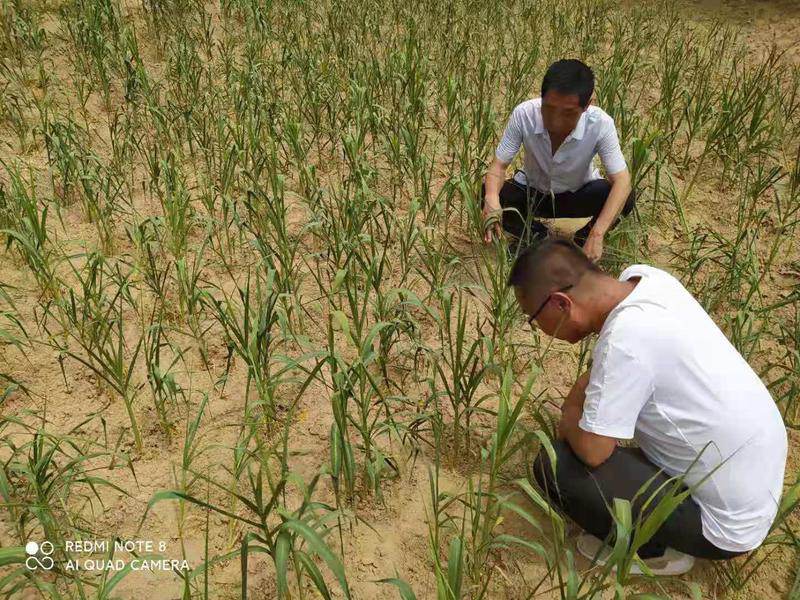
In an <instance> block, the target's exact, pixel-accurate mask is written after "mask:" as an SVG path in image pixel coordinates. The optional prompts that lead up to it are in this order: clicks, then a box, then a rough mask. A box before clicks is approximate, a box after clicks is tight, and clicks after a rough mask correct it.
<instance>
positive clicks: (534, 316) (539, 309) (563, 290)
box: [528, 283, 575, 327]
mask: <svg viewBox="0 0 800 600" xmlns="http://www.w3.org/2000/svg"><path fill="white" fill-rule="evenodd" d="M573 285H575V284H574V283H570V284H569V285H565V286H564V287H562V288H559V289H557V290H553V291H552V292H550V293H549V294H547V298H545V299H544V302H542V304H541V306H539V308H538V309H536V312H535V313H533V314H532V315H531V316H530V317H528V325H530V326H531V327H533V320H534V319H535V318H536V317H537V316H539V313H540V312H542V309H543V308H544V307H545V305H546V304H547V303H548V302H550V298H552V297H553V294H557V293H558V292H566V291H567V290H568V289H569V288H571V287H572V286H573Z"/></svg>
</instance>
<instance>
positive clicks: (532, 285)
mask: <svg viewBox="0 0 800 600" xmlns="http://www.w3.org/2000/svg"><path fill="white" fill-rule="evenodd" d="M509 285H511V286H513V287H514V291H515V294H516V297H517V301H518V302H519V305H520V307H521V308H522V310H523V311H524V312H525V314H527V315H528V321H529V323H531V325H533V322H534V321H535V322H536V324H537V325H538V327H539V328H540V329H541V330H542V331H543V332H544V333H546V334H548V335H551V336H555V337H557V338H559V339H563V340H567V341H569V342H571V343H575V342H578V341H579V340H582V339H584V338H585V337H587V336H589V335H590V334H593V333H594V334H597V336H598V338H597V343H596V345H595V348H594V351H593V354H592V365H591V370H590V371H589V372H587V373H585V374H584V375H582V376H581V377H580V378H579V379H578V381H577V382H576V383H575V385H574V387H573V388H572V390H571V391H570V393H569V395H568V396H567V398H566V400H565V401H564V405H563V408H562V416H561V421H560V423H559V437H560V438H561V439H559V440H558V441H557V442H556V444H555V447H556V452H557V462H556V467H555V473H554V472H553V467H552V465H551V464H550V461H549V460H548V458H547V456H546V453H545V452H541V453H540V454H539V457H538V458H537V460H536V463H535V464H534V475H535V477H536V479H537V482H538V483H539V485H540V486H541V487H542V489H543V490H545V491H546V493H547V494H548V495H549V496H550V498H551V499H552V500H553V501H554V502H555V503H556V504H558V505H559V506H560V507H561V508H562V509H563V511H564V512H566V513H567V514H568V515H569V516H570V517H571V518H572V519H573V520H574V521H575V522H576V523H577V524H578V525H580V526H581V527H582V528H583V529H584V530H585V531H586V532H587V534H584V535H582V536H581V537H580V538H579V541H578V549H579V551H581V553H582V554H584V555H586V556H588V557H589V558H594V557H596V556H598V555H600V557H601V559H602V557H603V554H604V553H606V554H607V548H604V547H603V543H602V542H601V541H600V540H603V539H606V538H607V536H608V535H609V533H610V532H612V531H613V527H612V518H611V515H610V513H609V510H608V508H607V506H608V505H610V504H611V503H612V499H613V498H615V497H616V498H624V499H627V500H634V497H635V495H636V493H637V491H638V490H639V489H640V488H641V487H642V486H645V485H646V484H647V482H651V483H650V486H649V487H648V488H647V492H646V493H645V494H644V495H643V497H640V498H636V500H635V501H634V502H633V504H632V506H633V510H634V519H635V518H636V515H637V514H638V511H640V510H641V509H642V507H641V505H642V502H643V501H644V500H645V499H647V497H649V496H650V495H651V494H652V493H653V492H655V490H656V489H657V488H659V486H661V485H662V484H663V483H664V482H666V481H667V480H668V479H669V478H670V477H682V478H683V483H684V484H685V486H686V487H685V488H683V489H684V490H685V489H686V488H688V489H689V491H690V492H691V495H689V496H687V497H686V498H685V500H684V501H683V502H682V503H681V504H680V505H679V506H678V507H677V509H676V510H675V511H674V512H673V513H672V514H671V515H670V517H669V518H668V519H667V520H666V521H665V522H664V523H663V525H662V526H661V528H660V529H659V530H658V532H657V533H656V534H655V535H654V536H653V537H652V538H651V539H650V541H649V542H648V543H646V544H645V545H644V546H642V547H641V548H640V550H639V556H640V558H642V559H643V560H645V562H646V563H648V566H649V567H650V568H651V569H652V570H653V572H655V573H657V574H669V575H675V574H680V573H683V572H686V571H688V570H689V569H690V568H691V566H692V564H693V562H694V558H693V557H700V558H705V559H712V560H719V559H727V558H731V557H733V556H736V555H738V554H742V553H745V552H748V551H750V550H753V549H755V548H757V547H758V546H759V545H760V544H761V542H762V541H763V540H764V538H765V537H766V535H767V533H768V530H769V529H770V526H771V524H772V522H773V520H774V519H775V516H776V514H777V510H778V506H779V502H780V497H781V491H782V487H783V477H784V469H785V466H786V456H787V436H786V429H785V427H784V424H783V421H782V419H781V416H780V413H779V412H778V409H777V407H776V406H775V402H774V401H773V399H772V397H771V396H770V393H769V391H768V390H767V388H766V387H765V386H764V384H763V383H762V382H761V380H760V379H759V377H758V375H756V373H755V372H754V371H753V369H752V368H751V367H750V366H749V365H748V364H747V362H746V361H745V360H744V358H742V356H741V355H740V354H739V352H738V351H737V350H736V349H735V348H734V347H733V345H731V343H730V342H729V341H728V339H727V338H726V337H725V335H724V334H723V333H722V331H721V330H720V329H719V328H718V327H717V326H716V325H715V324H714V322H713V321H712V320H711V318H710V317H709V316H708V314H707V313H706V312H705V311H704V310H703V308H702V307H701V306H700V304H698V302H697V301H696V300H695V299H694V298H693V297H692V295H691V294H690V293H689V292H688V291H687V290H686V289H685V288H684V287H683V286H682V285H681V283H680V282H679V281H678V280H677V279H675V278H674V277H672V276H671V275H670V274H668V273H666V272H665V271H662V270H660V269H656V268H654V267H650V266H646V265H633V266H631V267H628V268H627V269H625V270H624V271H623V272H622V274H621V275H620V277H619V279H614V278H613V277H611V276H609V275H607V274H605V273H604V272H603V271H601V270H600V269H599V267H597V266H596V265H595V264H593V263H592V262H591V261H590V260H589V259H588V258H587V257H586V256H585V254H584V253H583V252H581V250H580V249H579V248H578V247H577V246H575V245H574V244H573V243H572V242H569V241H566V240H558V239H555V240H547V241H544V242H542V243H541V244H539V245H538V246H536V247H535V248H530V249H529V250H527V251H526V252H524V253H523V254H521V255H520V256H519V258H518V259H517V261H516V262H515V264H514V266H513V268H512V271H511V275H510V278H509ZM630 439H634V440H635V441H636V443H637V445H638V448H632V447H631V448H627V447H621V446H619V445H618V443H617V440H630ZM636 570H638V569H636Z"/></svg>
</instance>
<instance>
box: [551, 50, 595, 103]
mask: <svg viewBox="0 0 800 600" xmlns="http://www.w3.org/2000/svg"><path fill="white" fill-rule="evenodd" d="M547 90H555V91H556V92H560V93H562V94H575V95H577V96H578V103H579V104H580V105H581V106H582V107H583V108H586V107H587V106H589V100H590V99H591V97H592V92H594V73H593V72H592V70H591V69H590V68H589V66H588V65H586V64H585V63H583V62H581V61H579V60H577V59H574V58H564V59H561V60H557V61H556V62H554V63H553V64H552V65H550V66H549V67H548V68H547V72H546V73H545V74H544V79H543V80H542V97H544V95H545V94H546V93H547Z"/></svg>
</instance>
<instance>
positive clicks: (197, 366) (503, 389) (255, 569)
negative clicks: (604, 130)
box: [0, 0, 800, 600]
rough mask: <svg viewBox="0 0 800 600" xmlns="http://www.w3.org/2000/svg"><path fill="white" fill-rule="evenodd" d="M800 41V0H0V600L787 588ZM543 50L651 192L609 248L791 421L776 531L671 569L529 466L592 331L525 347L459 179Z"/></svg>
mask: <svg viewBox="0 0 800 600" xmlns="http://www.w3.org/2000/svg"><path fill="white" fill-rule="evenodd" d="M798 40H800V6H798V5H797V4H796V3H794V2H792V1H791V0H776V1H774V2H769V1H766V0H761V1H758V2H736V1H734V0H731V1H722V0H717V1H710V0H702V1H697V2H690V1H688V0H687V1H685V2H681V3H676V2H674V1H672V0H665V1H652V2H610V1H607V0H500V1H498V2H477V1H475V0H453V1H449V2H429V1H425V0H402V1H400V0H364V1H347V0H318V1H316V2H308V1H306V0H283V1H272V0H219V2H204V1H203V0H0V240H1V241H2V246H0V252H2V259H0V261H1V262H0V597H2V598H25V599H27V598H63V599H79V598H80V599H89V598H91V599H94V598H97V599H110V598H123V599H128V598H130V599H140V598H146V599H152V600H161V599H176V600H177V599H180V600H189V599H200V598H202V599H222V600H225V599H239V598H241V599H272V598H308V599H310V598H318V597H322V598H354V599H363V600H372V599H377V598H402V599H403V600H409V599H412V598H417V599H419V600H424V599H437V600H457V599H477V598H487V599H488V598H492V599H494V598H497V599H501V598H502V599H505V598H511V599H522V598H547V599H550V598H561V599H573V600H577V599H589V598H598V599H599V598H615V599H623V598H643V599H644V598H709V599H751V598H752V599H766V600H771V599H777V598H800V575H798V573H800V515H799V514H798V510H797V506H798V503H799V502H800V479H799V478H798V477H799V476H798V473H799V472H800V432H798V429H799V428H800V243H798V239H800V160H799V159H800V144H798V140H800V51H799V50H798V45H797V44H798ZM563 57H573V58H580V59H582V60H584V61H585V62H587V63H588V64H589V65H591V66H592V67H593V69H594V71H595V74H596V77H597V88H596V91H595V100H594V101H595V103H596V104H598V105H599V106H601V107H602V108H603V109H604V110H606V111H607V112H608V113H609V114H611V115H612V116H613V117H614V119H615V121H616V124H617V128H618V131H619V136H620V141H621V143H622V147H623V151H624V153H625V155H626V158H627V160H628V165H629V168H630V170H631V173H632V178H633V181H634V185H635V188H636V189H637V191H638V203H637V211H636V212H635V214H634V215H632V216H631V217H629V218H626V219H625V220H624V221H623V222H622V223H621V225H620V226H619V227H617V228H616V229H615V230H614V231H613V232H612V233H611V234H609V236H607V239H606V247H605V253H604V256H603V259H602V265H603V266H604V268H606V269H607V270H609V271H610V272H612V273H614V274H617V273H619V272H620V271H621V270H622V268H624V267H626V266H628V265H630V264H633V263H637V262H645V263H649V264H654V265H656V266H659V267H662V268H665V269H667V270H669V271H670V272H672V273H674V274H675V275H676V276H677V277H679V278H680V279H681V280H682V282H683V283H684V284H685V285H686V286H687V287H688V288H689V289H690V290H691V291H692V292H693V293H694V294H695V295H696V297H697V298H698V300H699V301H700V302H701V303H702V304H703V306H704V307H705V308H706V309H707V310H708V311H709V312H710V313H711V314H712V315H713V316H714V318H715V320H716V321H717V323H718V324H719V325H720V327H722V328H723V330H724V331H725V333H726V334H727V335H728V336H729V338H730V339H731V340H732V342H733V343H734V344H735V346H736V347H737V348H738V349H739V350H740V351H741V353H742V354H743V355H744V356H745V357H746V358H747V359H748V361H749V362H750V363H751V364H752V365H753V366H754V367H755V368H756V370H757V372H758V373H759V375H760V376H761V378H762V379H763V381H764V382H765V383H766V384H767V385H768V387H769V389H770V390H771V392H772V394H773V397H774V399H775V402H776V403H777V405H778V407H779V408H780V411H781V413H782V415H783V416H784V420H785V423H786V427H787V429H788V431H789V440H790V450H789V462H788V464H787V467H786V481H785V486H784V496H783V501H782V504H781V507H780V511H779V516H778V519H777V520H776V522H775V523H774V525H773V528H772V531H771V533H770V535H769V537H768V538H767V540H766V541H765V543H764V545H763V546H762V547H761V548H760V549H759V550H758V551H756V552H753V553H751V554H749V555H747V556H744V557H741V558H738V559H736V560H734V561H731V562H727V563H712V562H707V561H699V562H698V564H697V566H696V567H695V569H694V570H693V571H692V572H691V573H689V574H687V575H685V576H682V577H680V578H673V579H663V578H662V579H656V578H647V577H634V576H630V575H628V569H629V567H630V564H631V560H632V556H633V553H634V550H635V548H636V547H637V543H639V542H638V541H637V540H638V537H636V536H635V533H634V531H633V528H632V523H631V522H630V513H627V514H628V517H627V519H626V513H625V507H624V506H615V507H613V508H610V510H611V509H613V510H615V511H617V512H616V513H615V514H616V515H617V517H618V519H619V521H618V526H617V535H618V537H619V539H622V540H627V539H633V544H632V547H631V549H630V550H629V551H628V552H627V554H626V553H625V552H624V551H623V552H622V553H621V554H620V555H615V556H616V558H615V561H616V564H617V565H618V566H619V568H618V569H616V570H612V569H611V567H610V566H609V567H607V568H604V567H594V568H591V566H590V564H589V563H588V562H587V561H585V560H583V558H582V557H580V555H578V554H577V553H576V551H575V546H574V538H575V535H576V530H575V527H574V525H572V524H570V523H569V522H567V521H565V520H563V519H562V517H560V516H559V515H558V514H557V513H556V512H554V511H553V510H551V509H550V507H549V506H548V504H547V502H546V501H545V500H544V499H543V498H542V496H540V494H539V492H538V491H537V488H536V487H535V486H534V485H532V484H531V483H530V481H531V480H530V466H531V463H532V460H533V458H534V457H535V455H536V453H537V452H538V451H539V449H540V448H544V449H545V450H547V448H549V447H550V442H551V440H552V439H553V437H554V423H555V422H556V421H557V419H558V415H559V406H560V403H561V401H562V399H563V397H564V395H565V394H566V392H567V391H568V390H569V388H570V386H571V384H572V382H573V381H574V379H575V378H576V376H577V375H579V374H580V373H581V372H583V371H584V370H585V368H586V362H587V360H588V358H589V356H590V352H591V348H592V342H591V340H590V341H588V342H586V343H582V344H579V345H577V346H570V345H568V344H566V343H562V342H559V341H557V340H556V341H553V340H551V339H550V338H547V337H546V336H543V335H540V334H539V333H537V332H535V331H531V329H530V328H529V327H528V326H527V324H526V323H525V319H524V318H523V316H522V314H521V313H520V312H519V309H518V307H517V305H516V302H515V300H514V296H513V293H512V291H511V290H510V289H509V288H508V287H507V286H506V280H507V276H508V272H509V269H510V266H511V262H510V260H509V257H508V251H507V248H506V243H505V242H497V243H494V244H490V245H486V244H484V243H483V242H482V241H481V238H482V232H483V223H482V217H481V212H480V198H479V197H478V195H479V193H480V186H481V180H482V177H483V175H484V173H485V170H486V166H487V165H488V163H489V162H490V161H491V160H492V158H493V154H494V148H495V145H496V144H497V141H498V139H499V137H500V135H501V133H502V129H503V127H504V125H505V122H506V119H507V118H508V115H509V114H510V112H511V109H512V108H513V107H514V106H515V105H516V104H517V103H518V102H520V101H522V100H525V99H527V98H530V97H535V96H538V95H539V86H540V82H541V78H542V75H543V73H544V70H545V68H546V67H547V65H548V64H549V63H550V62H552V61H553V60H556V59H559V58H563ZM581 225H582V223H581V224H577V225H576V224H575V223H571V222H568V223H556V224H555V226H556V227H559V228H562V229H567V230H569V229H570V228H572V229H573V230H574V229H577V228H578V227H580V226H581ZM126 541H127V542H128V543H127V544H125V543H124V542H126ZM30 542H35V543H36V544H38V547H39V549H40V552H39V553H38V554H36V556H38V557H39V558H38V561H39V563H38V565H37V564H34V565H33V567H31V563H30V561H26V559H28V558H29V555H31V552H30ZM48 542H49V544H48ZM78 542H80V543H78ZM84 542H86V543H85V544H84ZM26 544H27V545H28V546H27V553H26ZM33 552H34V553H35V552H36V549H35V548H34V551H33ZM44 555H46V556H44ZM43 556H44V558H42V557H43ZM45 559H49V560H50V561H51V562H49V563H48V562H47V561H46V560H45ZM48 565H49V567H48Z"/></svg>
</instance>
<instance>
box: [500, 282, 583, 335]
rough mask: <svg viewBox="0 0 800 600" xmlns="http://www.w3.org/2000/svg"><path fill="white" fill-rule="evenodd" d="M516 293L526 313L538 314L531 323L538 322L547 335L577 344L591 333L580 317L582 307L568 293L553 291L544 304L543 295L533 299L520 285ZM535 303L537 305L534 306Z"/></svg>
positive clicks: (516, 288) (515, 289) (528, 314)
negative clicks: (582, 323)
mask: <svg viewBox="0 0 800 600" xmlns="http://www.w3.org/2000/svg"><path fill="white" fill-rule="evenodd" d="M514 294H515V296H516V297H517V302H518V303H519V306H520V308H521V309H522V312H523V313H525V315H527V316H528V317H530V315H533V314H536V318H535V319H534V320H533V321H532V322H531V324H533V323H536V325H537V326H538V327H539V329H540V330H541V331H543V332H544V333H546V334H547V335H549V336H552V337H555V338H558V339H559V340H564V341H566V342H569V343H570V344H575V343H577V342H579V341H581V340H582V339H583V338H585V337H586V336H587V335H588V334H589V332H588V331H586V330H585V328H584V327H583V326H582V325H581V321H580V320H579V318H578V316H579V314H580V308H579V307H578V306H577V305H576V304H575V301H574V300H573V299H572V298H570V297H569V295H567V294H566V293H564V292H553V293H552V294H550V295H549V296H548V297H547V299H546V300H545V301H544V306H542V301H543V299H542V298H541V297H540V298H538V299H537V300H532V299H531V298H530V297H529V296H528V295H527V294H525V291H524V290H523V289H522V288H520V287H515V288H514ZM534 304H536V305H535V306H534ZM540 307H541V310H540ZM537 310H538V311H539V312H538V313H537V312H536V311H537Z"/></svg>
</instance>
